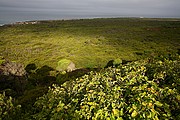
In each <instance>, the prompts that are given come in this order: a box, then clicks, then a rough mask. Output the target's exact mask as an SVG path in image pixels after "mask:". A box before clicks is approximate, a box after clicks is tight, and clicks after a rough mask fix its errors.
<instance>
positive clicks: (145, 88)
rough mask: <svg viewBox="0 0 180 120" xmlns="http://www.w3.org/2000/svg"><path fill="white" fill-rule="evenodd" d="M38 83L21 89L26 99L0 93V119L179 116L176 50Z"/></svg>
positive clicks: (179, 62)
mask: <svg viewBox="0 0 180 120" xmlns="http://www.w3.org/2000/svg"><path fill="white" fill-rule="evenodd" d="M115 66H116V67H115ZM32 68H33V67H32ZM34 68H35V67H34ZM31 72H32V71H31ZM31 75H32V74H31ZM36 76H37V75H36ZM36 76H34V77H33V78H34V79H36ZM31 79H32V76H29V80H31ZM31 82H32V81H31ZM32 83H33V82H32ZM46 83H47V82H46ZM39 84H40V83H39ZM42 84H44V83H41V85H40V86H41V87H40V86H39V85H37V86H38V87H36V88H34V89H31V90H29V91H28V92H29V93H27V92H25V93H24V94H31V95H30V96H29V98H28V97H27V96H26V97H27V98H22V96H21V98H20V97H19V98H17V99H18V100H15V101H14V98H13V99H12V98H11V97H8V96H5V94H1V98H0V100H1V101H0V105H1V109H0V114H1V116H2V119H5V120H6V119H7V120H10V119H15V118H16V119H37V120H40V119H52V120H56V119H76V120H77V119H94V120H99V119H107V120H108V119H109V120H115V119H118V120H122V119H125V120H126V119H153V120H158V119H160V120H164V119H180V88H179V86H180V56H179V55H178V54H177V55H171V54H169V55H166V56H158V57H155V58H147V59H142V60H139V61H133V62H129V63H126V64H119V65H118V66H117V65H113V66H111V67H108V68H102V69H101V70H100V71H94V72H93V71H92V72H90V73H87V74H86V75H83V76H82V77H77V78H72V80H67V81H66V82H64V83H58V82H56V83H51V85H52V86H51V87H49V90H48V89H47V88H42ZM49 85H50V84H49ZM34 86H35V85H34ZM45 89H46V90H47V93H46V92H45V91H46V90H45ZM37 94H39V95H37ZM43 94H44V95H43ZM36 95H37V96H36ZM40 95H41V97H40ZM33 97H34V98H33ZM38 97H39V98H38ZM37 98H38V99H37ZM22 99H26V100H24V101H23V100H22ZM31 99H33V100H32V101H31ZM28 102H29V103H28ZM20 106H21V107H20Z"/></svg>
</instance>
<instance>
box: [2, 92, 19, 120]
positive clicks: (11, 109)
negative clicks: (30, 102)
mask: <svg viewBox="0 0 180 120" xmlns="http://www.w3.org/2000/svg"><path fill="white" fill-rule="evenodd" d="M20 107H21V106H20V105H18V106H14V104H13V100H12V97H7V96H5V93H3V94H0V120H11V119H12V118H13V117H15V116H16V113H17V112H18V110H19V109H20Z"/></svg>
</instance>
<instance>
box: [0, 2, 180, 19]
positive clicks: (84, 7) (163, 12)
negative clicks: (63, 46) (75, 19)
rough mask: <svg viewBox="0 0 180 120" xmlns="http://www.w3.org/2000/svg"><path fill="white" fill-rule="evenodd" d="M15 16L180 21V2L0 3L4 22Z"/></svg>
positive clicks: (0, 16) (0, 11)
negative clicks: (12, 15)
mask: <svg viewBox="0 0 180 120" xmlns="http://www.w3.org/2000/svg"><path fill="white" fill-rule="evenodd" d="M14 12H19V13H20V12H23V13H24V14H26V13H27V14H26V15H27V16H28V13H29V12H31V13H32V12H34V13H36V12H38V13H39V14H41V13H42V14H45V13H52V14H53V13H58V14H59V15H60V14H69V15H74V16H76V15H83V16H87V17H88V16H89V15H91V16H93V15H95V16H98V15H112V16H113V15H116V16H118V15H119V16H128V17H133V16H150V17H153V16H155V17H180V0H0V19H3V17H5V16H6V17H7V16H8V15H11V13H12V14H13V13H14ZM29 16H30V14H29Z"/></svg>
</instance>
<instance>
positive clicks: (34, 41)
mask: <svg viewBox="0 0 180 120" xmlns="http://www.w3.org/2000/svg"><path fill="white" fill-rule="evenodd" d="M179 46H180V21H179V20H174V19H136V18H111V19H85V20H66V21H64V20H60V21H41V22H40V23H38V24H34V25H33V24H27V25H25V24H24V25H13V26H2V27H0V55H1V56H4V57H5V58H7V59H9V60H11V61H17V62H20V63H23V64H25V65H27V64H30V63H35V64H36V65H38V66H43V65H48V66H51V67H53V68H55V67H56V65H57V62H58V61H59V60H60V59H62V58H66V59H70V60H72V61H73V62H74V63H75V64H76V66H77V67H78V68H82V67H83V68H86V67H104V66H105V65H106V64H107V62H108V61H110V60H112V59H116V58H121V59H123V60H128V61H131V60H136V59H140V58H142V57H146V56H149V55H154V54H157V53H162V54H164V53H165V54H166V53H168V52H177V51H178V49H179Z"/></svg>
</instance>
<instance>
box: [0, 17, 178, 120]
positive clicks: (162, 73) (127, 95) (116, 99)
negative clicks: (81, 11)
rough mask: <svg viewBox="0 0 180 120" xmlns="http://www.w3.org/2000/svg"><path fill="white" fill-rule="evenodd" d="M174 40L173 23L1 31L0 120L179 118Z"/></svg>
mask: <svg viewBox="0 0 180 120" xmlns="http://www.w3.org/2000/svg"><path fill="white" fill-rule="evenodd" d="M179 39H180V21H179V20H178V19H147V18H144V19H139V18H109V19H82V20H60V21H39V22H36V24H31V22H29V24H24V23H23V24H12V25H5V26H2V27H0V56H2V57H0V120H1V119H2V120H12V119H17V120H24V119H27V120H34V119H35V120H41V119H47V120H49V119H52V120H68V119H69V120H72V119H75V120H81V119H89V120H104V119H107V120H116V119H117V120H127V119H135V120H136V119H152V120H161V119H162V120H164V119H180V107H179V106H180V88H179V86H180V47H179V45H180V40H179ZM66 68H67V69H66ZM62 70H64V71H62ZM69 70H70V71H69Z"/></svg>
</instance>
